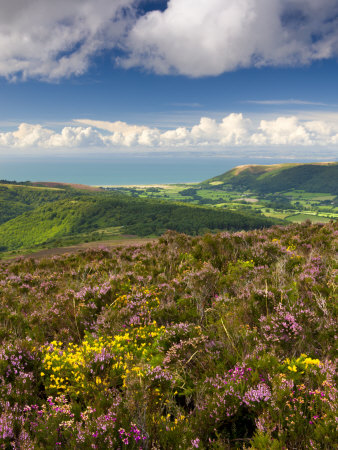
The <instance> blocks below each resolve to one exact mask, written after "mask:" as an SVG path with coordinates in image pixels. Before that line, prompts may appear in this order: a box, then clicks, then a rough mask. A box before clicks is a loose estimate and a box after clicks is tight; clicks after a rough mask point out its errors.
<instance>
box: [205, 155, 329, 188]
mask: <svg viewBox="0 0 338 450" xmlns="http://www.w3.org/2000/svg"><path fill="white" fill-rule="evenodd" d="M201 184H202V185H204V186H205V185H208V187H209V188H212V187H213V186H214V188H215V189H223V188H224V189H229V188H232V189H237V190H247V189H250V190H252V191H256V192H261V193H275V192H283V191H288V190H292V189H296V190H304V191H307V192H325V193H330V194H334V195H337V194H338V162H333V161H332V162H318V163H307V164H301V163H290V164H271V165H257V164H249V165H241V166H237V167H235V168H233V169H231V170H229V171H228V172H225V173H223V174H222V175H219V176H217V177H214V178H211V179H209V180H206V181H204V182H203V183H201Z"/></svg>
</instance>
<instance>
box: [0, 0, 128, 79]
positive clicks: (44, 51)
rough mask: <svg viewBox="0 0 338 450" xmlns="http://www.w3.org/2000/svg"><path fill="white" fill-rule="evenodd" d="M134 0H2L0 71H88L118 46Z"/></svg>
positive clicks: (42, 74) (10, 74) (52, 75)
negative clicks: (95, 60) (95, 58)
mask: <svg viewBox="0 0 338 450" xmlns="http://www.w3.org/2000/svg"><path fill="white" fill-rule="evenodd" d="M133 3H134V1H133V0H113V1H112V0H58V1H55V0H1V2H0V75H2V76H5V77H7V78H15V77H22V78H27V77H39V78H45V79H59V78H62V77H67V76H70V75H73V74H74V75H79V74H82V73H84V72H85V71H86V70H87V69H88V66H89V64H90V61H91V58H92V57H93V56H95V55H96V54H97V53H99V52H100V51H102V50H103V49H112V48H114V47H115V46H116V45H117V43H118V41H119V40H120V39H121V38H122V37H123V36H124V34H125V32H126V27H128V24H130V21H131V20H132V17H133V16H134V11H133V8H132V4H133Z"/></svg>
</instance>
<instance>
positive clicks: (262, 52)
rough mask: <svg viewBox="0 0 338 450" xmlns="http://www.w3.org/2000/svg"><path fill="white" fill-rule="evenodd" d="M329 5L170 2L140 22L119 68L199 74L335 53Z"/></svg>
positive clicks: (325, 0)
mask: <svg viewBox="0 0 338 450" xmlns="http://www.w3.org/2000/svg"><path fill="white" fill-rule="evenodd" d="M337 17H338V3H337V0H320V1H319V0H227V1H224V0H199V1H198V0H170V1H169V3H168V7H167V9H166V10H165V11H163V12H160V11H152V12H149V13H148V14H146V15H144V16H143V17H141V18H140V19H139V20H138V21H137V22H136V24H135V25H134V27H133V28H132V30H131V32H130V33H129V35H128V38H127V41H126V47H127V49H128V50H129V52H130V55H129V58H127V59H124V60H122V64H123V65H124V67H131V66H142V67H145V68H147V69H150V70H153V71H155V72H156V73H160V74H167V73H172V72H174V73H179V74H183V75H188V76H193V77H199V76H205V75H219V74H221V73H223V72H225V71H230V70H235V69H237V68H239V67H251V66H264V65H293V64H306V63H309V62H311V61H312V60H316V59H321V58H330V57H332V56H335V55H337V53H338V18H337Z"/></svg>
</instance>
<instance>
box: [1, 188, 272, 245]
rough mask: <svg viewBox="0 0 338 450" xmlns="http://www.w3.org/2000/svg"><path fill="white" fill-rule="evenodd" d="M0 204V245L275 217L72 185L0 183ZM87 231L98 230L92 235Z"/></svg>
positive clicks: (215, 226)
mask: <svg viewBox="0 0 338 450" xmlns="http://www.w3.org/2000/svg"><path fill="white" fill-rule="evenodd" d="M0 205H2V206H1V207H0V223H1V225H0V251H12V250H18V249H27V248H34V247H38V246H42V245H48V246H59V245H62V244H66V245H69V244H71V243H72V239H73V240H74V242H76V243H78V242H83V241H84V240H88V239H94V238H95V239H101V238H102V239H106V238H107V237H109V236H111V235H114V234H129V235H130V234H132V235H137V236H149V235H157V236H158V235H160V234H162V233H163V232H165V231H166V230H167V229H171V230H176V231H179V232H184V233H188V234H192V235H194V234H195V235H196V234H201V233H203V232H205V231H219V230H248V229H252V228H262V227H267V226H271V225H272V224H273V223H276V221H274V220H273V219H267V218H265V217H263V216H260V215H259V214H252V213H250V212H249V213H241V212H234V211H227V210H214V209H211V208H202V207H197V206H192V205H183V204H174V203H169V202H165V201H160V200H153V199H138V198H131V197H128V196H127V195H124V194H120V193H117V192H87V191H83V190H80V191H79V190H76V189H72V188H69V187H67V188H66V189H61V188H59V189H43V188H36V187H35V188H33V187H29V186H10V185H8V186H6V185H0ZM88 233H96V234H95V236H93V235H91V236H88ZM107 233H108V235H107ZM65 239H66V241H65Z"/></svg>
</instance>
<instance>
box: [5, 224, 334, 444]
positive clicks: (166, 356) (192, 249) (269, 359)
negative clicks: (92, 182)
mask: <svg viewBox="0 0 338 450" xmlns="http://www.w3.org/2000/svg"><path fill="white" fill-rule="evenodd" d="M337 234H338V230H337V224H336V223H329V224H326V225H320V224H317V225H311V224H301V225H290V226H288V227H274V228H270V229H265V230H256V231H248V232H236V233H228V232H226V233H220V234H217V235H210V234H209V235H205V236H202V237H189V236H187V235H183V234H177V233H175V232H168V233H166V234H165V235H163V236H162V237H161V238H160V239H159V240H158V242H157V243H154V244H148V245H145V246H131V247H128V248H122V247H121V248H116V249H115V250H112V251H110V250H109V251H108V250H107V249H104V248H101V249H97V250H88V251H85V252H82V253H77V254H68V255H64V256H57V257H53V258H50V259H42V260H35V259H32V258H30V259H23V258H21V259H16V260H12V261H7V262H2V263H1V272H0V340H1V350H0V448H4V449H7V448H8V449H10V448H17V449H40V448H47V449H55V448H65V449H74V448H76V449H82V448H83V449H86V448H88V447H89V448H97V449H106V448H116V449H118V448H120V449H127V448H128V449H162V448H163V449H176V448H177V449H179V448H181V449H194V448H200V449H207V448H208V449H209V448H210V449H221V448H222V449H224V448H229V449H235V448H243V449H244V448H247V449H248V448H252V449H260V450H263V449H264V450H265V449H268V448H269V449H270V448H271V449H310V448H311V449H331V448H333V447H334V445H335V442H336V441H337V430H336V418H335V408H336V404H337V389H336V372H335V365H334V357H335V348H334V337H335V332H336V319H337V317H336V316H337V314H336V313H337V302H336V300H337V291H336V287H337V275H338V272H337V262H336V259H335V255H336V251H337Z"/></svg>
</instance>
